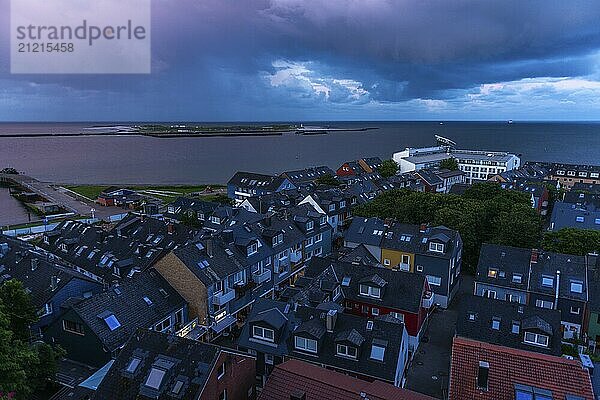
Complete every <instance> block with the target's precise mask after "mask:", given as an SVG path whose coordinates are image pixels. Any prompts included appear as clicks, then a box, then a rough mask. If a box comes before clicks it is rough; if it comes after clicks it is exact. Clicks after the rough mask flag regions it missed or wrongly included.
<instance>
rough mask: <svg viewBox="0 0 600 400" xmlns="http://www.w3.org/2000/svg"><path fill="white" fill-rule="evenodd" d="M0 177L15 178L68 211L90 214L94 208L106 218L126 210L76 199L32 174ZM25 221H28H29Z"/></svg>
mask: <svg viewBox="0 0 600 400" xmlns="http://www.w3.org/2000/svg"><path fill="white" fill-rule="evenodd" d="M0 179H10V180H13V181H14V182H16V183H18V184H20V185H21V186H23V187H25V188H27V189H28V190H30V191H32V192H34V193H37V194H38V195H40V196H42V197H44V198H46V199H47V200H48V201H50V202H52V203H56V204H59V205H60V206H62V207H63V208H64V209H65V210H67V211H68V212H72V213H75V214H78V215H82V216H90V215H91V210H92V208H93V209H95V210H96V217H97V218H106V217H109V216H111V215H116V214H121V213H123V212H124V211H123V210H122V209H121V208H118V207H100V206H98V205H97V204H94V203H93V202H89V201H86V200H84V199H83V198H81V199H75V198H74V197H72V196H71V195H70V193H69V192H68V191H67V190H66V189H64V188H61V187H59V186H54V185H53V184H51V183H48V182H41V181H38V180H37V179H35V178H32V177H30V176H26V175H7V174H0ZM23 222H24V223H26V222H28V221H23Z"/></svg>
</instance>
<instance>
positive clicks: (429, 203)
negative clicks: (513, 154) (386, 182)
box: [354, 182, 542, 273]
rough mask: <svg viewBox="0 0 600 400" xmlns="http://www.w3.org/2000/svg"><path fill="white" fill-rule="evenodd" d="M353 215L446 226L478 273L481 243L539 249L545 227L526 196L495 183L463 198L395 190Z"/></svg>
mask: <svg viewBox="0 0 600 400" xmlns="http://www.w3.org/2000/svg"><path fill="white" fill-rule="evenodd" d="M354 214H356V215H358V216H364V217H379V218H393V219H396V220H397V221H399V222H402V223H408V224H421V223H428V224H432V225H435V226H437V225H443V226H446V227H448V228H450V229H455V230H457V231H458V232H459V233H460V235H461V237H462V240H463V247H464V249H463V250H464V251H463V261H464V265H465V270H466V271H468V272H470V273H473V272H474V271H475V268H476V266H477V261H478V259H479V250H480V248H481V244H482V243H497V244H503V245H508V246H515V247H525V248H534V247H538V246H539V244H540V241H541V235H542V221H541V218H540V216H539V215H538V213H537V212H536V211H535V210H534V209H533V208H531V203H530V201H529V198H528V197H527V195H526V194H524V193H521V192H517V191H511V190H504V189H502V188H501V187H500V186H499V185H497V184H495V183H491V182H485V183H478V184H475V185H473V186H471V187H470V188H469V189H467V190H466V191H465V193H464V194H463V195H462V196H458V195H453V194H442V193H429V192H414V191H410V190H406V189H401V190H393V191H389V192H385V193H383V194H381V195H379V196H378V197H377V198H376V199H375V200H373V201H372V202H370V203H367V204H364V205H361V206H359V207H357V208H356V209H355V211H354Z"/></svg>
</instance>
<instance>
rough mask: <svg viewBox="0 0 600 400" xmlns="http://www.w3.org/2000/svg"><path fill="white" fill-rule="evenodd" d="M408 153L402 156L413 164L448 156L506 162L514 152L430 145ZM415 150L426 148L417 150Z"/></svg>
mask: <svg viewBox="0 0 600 400" xmlns="http://www.w3.org/2000/svg"><path fill="white" fill-rule="evenodd" d="M408 150H409V151H410V153H409V154H410V155H409V156H408V157H404V159H405V160H407V161H409V162H412V163H414V164H426V163H435V162H439V161H442V160H445V159H447V158H449V157H453V158H459V159H463V158H464V159H469V160H480V161H495V162H508V161H510V159H511V158H512V157H514V156H515V155H514V154H511V153H506V152H499V151H478V150H458V149H449V148H447V147H444V146H439V147H432V148H428V149H408ZM415 150H428V151H418V152H416V151H415Z"/></svg>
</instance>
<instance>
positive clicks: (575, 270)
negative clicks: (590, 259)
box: [529, 251, 588, 301]
mask: <svg viewBox="0 0 600 400" xmlns="http://www.w3.org/2000/svg"><path fill="white" fill-rule="evenodd" d="M537 253H538V256H537V262H536V263H532V264H531V272H530V278H529V289H530V291H532V292H538V293H546V294H550V295H553V294H554V293H555V291H556V290H555V288H556V286H555V285H556V277H555V276H556V271H560V279H559V281H560V283H559V296H560V297H564V298H571V299H577V300H581V301H587V295H588V288H587V284H588V279H587V269H586V262H585V257H583V256H574V255H569V254H559V253H550V252H543V251H538V252H537ZM544 275H547V276H554V277H555V278H554V285H553V286H552V287H545V286H543V285H542V276H544ZM572 280H575V281H579V282H582V283H583V293H574V292H571V281H572Z"/></svg>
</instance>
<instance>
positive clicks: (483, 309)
mask: <svg viewBox="0 0 600 400" xmlns="http://www.w3.org/2000/svg"><path fill="white" fill-rule="evenodd" d="M560 319H561V318H560V311H558V310H550V309H546V308H540V307H535V306H528V305H524V304H519V303H514V302H507V301H499V300H496V299H489V298H487V297H480V296H473V295H471V296H463V297H462V298H461V300H460V303H459V306H458V320H457V324H456V334H457V335H458V336H461V337H465V338H469V339H473V340H479V341H481V342H486V343H492V344H497V345H500V346H506V347H512V348H515V349H521V350H527V351H532V352H537V353H543V354H552V355H555V356H560V355H561V354H562V351H561V324H560ZM526 332H530V333H533V334H536V335H543V336H546V337H547V338H548V340H547V343H546V344H545V345H544V344H543V343H536V342H535V341H534V340H532V338H530V337H525V333H526ZM541 341H542V342H543V340H541Z"/></svg>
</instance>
